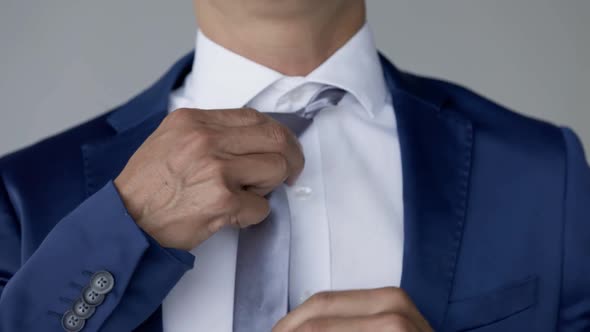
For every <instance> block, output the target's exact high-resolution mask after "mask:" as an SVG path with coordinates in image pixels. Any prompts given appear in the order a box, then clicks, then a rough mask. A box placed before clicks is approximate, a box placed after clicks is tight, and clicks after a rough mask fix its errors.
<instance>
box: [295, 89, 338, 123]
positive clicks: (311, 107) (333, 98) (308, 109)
mask: <svg viewBox="0 0 590 332" xmlns="http://www.w3.org/2000/svg"><path fill="white" fill-rule="evenodd" d="M345 94H346V91H344V90H342V89H340V88H336V87H333V86H327V87H323V88H321V89H320V90H319V91H318V92H316V93H315V95H313V97H311V99H310V100H309V102H308V103H307V105H306V106H305V107H304V108H303V109H301V110H299V111H297V112H295V114H297V115H299V116H301V117H304V118H307V119H311V118H313V117H314V116H315V115H316V114H317V113H318V112H319V111H321V110H323V109H325V108H327V107H330V106H336V105H338V103H340V101H341V100H342V98H344V95H345Z"/></svg>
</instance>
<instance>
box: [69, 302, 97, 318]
mask: <svg viewBox="0 0 590 332" xmlns="http://www.w3.org/2000/svg"><path fill="white" fill-rule="evenodd" d="M72 310H73V311H74V313H75V314H76V316H78V317H80V318H82V319H88V318H90V316H92V315H93V314H94V312H95V311H96V307H94V306H93V305H90V304H88V303H86V302H84V300H83V299H78V300H76V302H74V306H73V308H72Z"/></svg>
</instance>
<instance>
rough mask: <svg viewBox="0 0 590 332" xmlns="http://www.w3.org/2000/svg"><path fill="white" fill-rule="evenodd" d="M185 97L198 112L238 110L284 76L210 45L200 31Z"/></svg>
mask: <svg viewBox="0 0 590 332" xmlns="http://www.w3.org/2000/svg"><path fill="white" fill-rule="evenodd" d="M196 43H197V47H196V50H195V58H194V60H193V70H192V72H191V74H190V75H189V77H187V79H186V81H185V87H184V88H185V93H186V94H187V95H189V96H190V99H191V100H193V101H194V104H195V106H196V107H198V108H203V109H215V108H239V107H243V106H244V105H246V103H248V101H249V100H250V99H252V98H253V97H254V96H256V95H257V94H258V93H260V92H261V91H262V90H264V89H265V88H266V87H268V86H269V85H271V84H272V83H273V82H275V81H276V80H278V79H280V78H282V77H283V75H282V74H281V73H279V72H277V71H275V70H272V69H270V68H267V67H265V66H263V65H261V64H258V63H256V62H254V61H252V60H249V59H247V58H245V57H243V56H241V55H239V54H237V53H234V52H232V51H230V50H228V49H226V48H224V47H222V46H221V45H219V44H217V43H215V42H213V41H212V40H211V39H209V38H208V37H207V36H205V35H204V34H203V33H202V32H201V31H200V30H199V31H198V32H197V41H196Z"/></svg>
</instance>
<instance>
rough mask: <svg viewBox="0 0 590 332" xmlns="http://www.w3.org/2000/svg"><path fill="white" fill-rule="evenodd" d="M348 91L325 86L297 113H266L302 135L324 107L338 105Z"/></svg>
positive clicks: (296, 133)
mask: <svg viewBox="0 0 590 332" xmlns="http://www.w3.org/2000/svg"><path fill="white" fill-rule="evenodd" d="M345 94H346V91H344V90H342V89H340V88H335V87H325V88H322V89H320V90H319V91H318V92H316V93H315V94H314V96H313V97H312V98H311V99H310V101H309V103H307V105H306V106H305V107H304V108H302V109H300V110H298V111H296V112H295V113H266V114H267V115H269V116H270V117H272V118H273V119H275V120H277V121H278V122H280V123H282V124H283V125H285V126H287V127H288V128H289V129H291V131H293V132H294V133H295V135H297V136H299V135H301V134H302V133H303V132H304V131H305V129H307V128H308V127H309V125H311V122H312V121H313V117H314V116H315V115H316V114H317V113H318V112H319V111H320V110H322V109H324V108H326V107H330V106H336V105H338V103H339V102H340V101H341V100H342V98H343V97H344V95H345Z"/></svg>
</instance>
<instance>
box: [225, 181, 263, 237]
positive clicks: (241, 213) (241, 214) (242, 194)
mask: <svg viewBox="0 0 590 332" xmlns="http://www.w3.org/2000/svg"><path fill="white" fill-rule="evenodd" d="M237 195H238V200H239V202H240V208H239V209H238V212H237V213H236V214H235V217H234V219H233V220H231V221H230V223H232V224H233V225H235V226H239V227H242V228H243V227H248V226H250V225H254V224H258V223H260V222H261V221H263V220H264V219H266V217H268V214H269V213H270V206H269V204H268V200H267V199H266V198H264V197H261V196H259V195H257V194H255V193H253V192H249V191H246V190H240V191H239V192H238V193H237Z"/></svg>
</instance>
